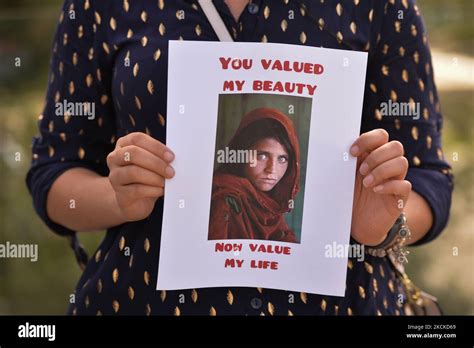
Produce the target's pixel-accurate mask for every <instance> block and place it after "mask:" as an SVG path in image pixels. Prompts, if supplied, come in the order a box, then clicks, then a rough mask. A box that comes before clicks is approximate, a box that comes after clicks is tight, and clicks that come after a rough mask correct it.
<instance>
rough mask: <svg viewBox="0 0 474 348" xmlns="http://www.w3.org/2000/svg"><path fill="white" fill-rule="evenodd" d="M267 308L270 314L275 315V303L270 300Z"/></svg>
mask: <svg viewBox="0 0 474 348" xmlns="http://www.w3.org/2000/svg"><path fill="white" fill-rule="evenodd" d="M267 310H268V313H270V315H273V314H274V313H275V306H274V305H273V303H271V302H268V305H267Z"/></svg>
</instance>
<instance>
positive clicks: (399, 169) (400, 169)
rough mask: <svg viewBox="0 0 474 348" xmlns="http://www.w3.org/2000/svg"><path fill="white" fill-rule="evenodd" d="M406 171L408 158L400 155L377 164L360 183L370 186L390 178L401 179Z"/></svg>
mask: <svg viewBox="0 0 474 348" xmlns="http://www.w3.org/2000/svg"><path fill="white" fill-rule="evenodd" d="M407 171H408V160H407V159H406V158H405V157H403V156H400V157H397V158H393V159H391V160H389V161H387V162H384V163H382V164H381V165H379V166H377V167H376V168H375V169H374V170H372V171H371V172H370V174H369V175H367V176H366V177H365V178H364V180H363V181H362V183H363V184H364V186H365V187H372V186H376V185H378V184H381V183H382V182H383V181H385V180H388V179H391V178H395V179H398V180H401V179H404V178H405V175H406V173H407Z"/></svg>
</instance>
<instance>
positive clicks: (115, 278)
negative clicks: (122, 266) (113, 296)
mask: <svg viewBox="0 0 474 348" xmlns="http://www.w3.org/2000/svg"><path fill="white" fill-rule="evenodd" d="M118 278H119V271H118V269H117V268H115V269H114V271H113V272H112V279H113V281H114V283H117V282H118Z"/></svg>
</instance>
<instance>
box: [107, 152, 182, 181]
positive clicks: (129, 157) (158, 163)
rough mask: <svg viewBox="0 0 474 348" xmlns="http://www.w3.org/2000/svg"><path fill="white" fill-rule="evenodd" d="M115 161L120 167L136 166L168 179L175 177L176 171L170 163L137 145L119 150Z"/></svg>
mask: <svg viewBox="0 0 474 348" xmlns="http://www.w3.org/2000/svg"><path fill="white" fill-rule="evenodd" d="M115 161H116V164H117V165H119V166H127V165H131V164H134V165H137V166H139V167H142V168H145V169H148V170H151V171H152V172H155V173H156V174H158V175H161V176H163V177H166V178H172V177H173V176H174V169H173V167H172V166H170V165H169V164H168V162H165V161H164V160H162V159H161V158H160V157H158V156H155V155H154V154H153V153H151V152H149V151H147V150H146V149H144V148H141V147H138V146H136V145H128V146H125V147H121V148H119V149H117V150H116V160H115Z"/></svg>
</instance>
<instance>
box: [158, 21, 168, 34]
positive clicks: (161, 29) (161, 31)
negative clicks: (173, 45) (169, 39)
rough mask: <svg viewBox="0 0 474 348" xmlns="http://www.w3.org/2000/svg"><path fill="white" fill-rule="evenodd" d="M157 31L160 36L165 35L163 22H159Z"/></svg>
mask: <svg viewBox="0 0 474 348" xmlns="http://www.w3.org/2000/svg"><path fill="white" fill-rule="evenodd" d="M158 31H159V32H160V35H161V36H163V35H165V32H166V28H165V25H164V24H163V23H160V25H159V27H158Z"/></svg>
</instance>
